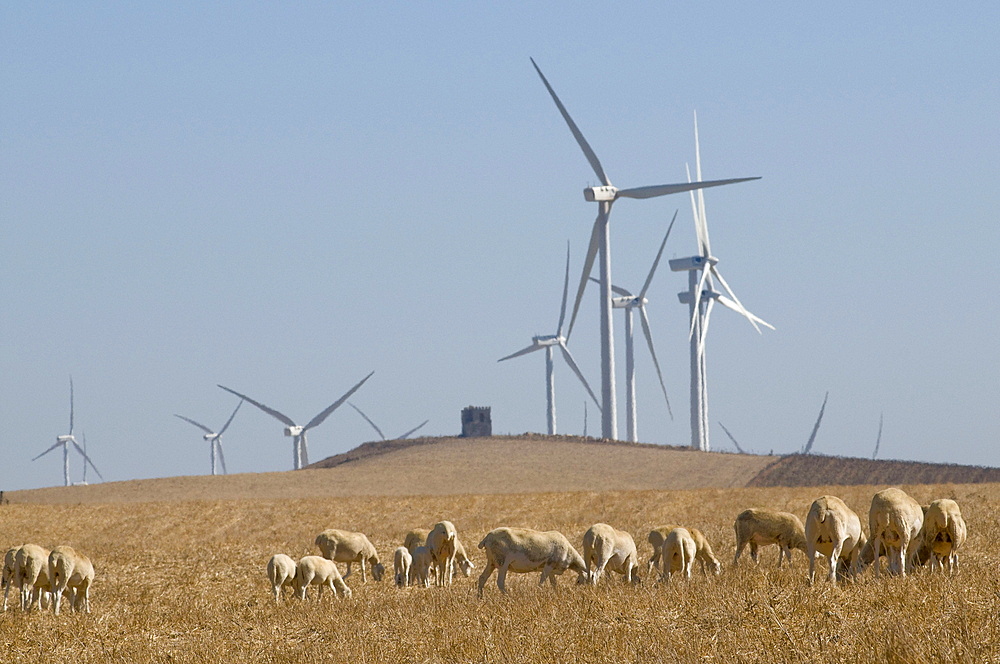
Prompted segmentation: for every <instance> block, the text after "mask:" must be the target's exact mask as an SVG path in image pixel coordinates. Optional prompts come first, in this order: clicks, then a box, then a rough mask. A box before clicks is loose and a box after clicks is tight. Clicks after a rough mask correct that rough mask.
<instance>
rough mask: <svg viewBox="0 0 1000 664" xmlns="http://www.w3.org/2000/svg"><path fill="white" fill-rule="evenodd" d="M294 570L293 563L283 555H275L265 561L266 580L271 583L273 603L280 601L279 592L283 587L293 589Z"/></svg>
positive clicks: (288, 557) (295, 567)
mask: <svg viewBox="0 0 1000 664" xmlns="http://www.w3.org/2000/svg"><path fill="white" fill-rule="evenodd" d="M296 569H297V566H296V565H295V561H294V560H292V559H291V557H290V556H286V555H285V554H283V553H276V554H274V555H273V556H271V559H270V560H268V561H267V580H268V581H270V582H271V591H272V592H273V593H274V601H275V602H277V601H278V600H280V599H281V594H282V593H281V591H282V590H283V589H284V587H285V586H289V587H292V588H293V589H294V587H295V570H296Z"/></svg>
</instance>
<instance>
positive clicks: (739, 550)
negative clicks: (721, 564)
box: [657, 537, 747, 567]
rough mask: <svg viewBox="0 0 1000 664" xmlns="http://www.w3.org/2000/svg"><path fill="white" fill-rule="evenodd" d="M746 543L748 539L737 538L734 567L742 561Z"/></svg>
mask: <svg viewBox="0 0 1000 664" xmlns="http://www.w3.org/2000/svg"><path fill="white" fill-rule="evenodd" d="M746 545H747V543H746V541H744V540H742V539H740V538H739V537H737V538H736V555H735V556H734V557H733V566H734V567H735V565H736V563H738V562H739V561H740V554H741V553H743V547H745V546H746ZM658 555H659V553H657V556H658Z"/></svg>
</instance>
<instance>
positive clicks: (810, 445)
mask: <svg viewBox="0 0 1000 664" xmlns="http://www.w3.org/2000/svg"><path fill="white" fill-rule="evenodd" d="M829 398H830V393H829V392H827V393H826V396H825V397H823V405H822V406H820V407H819V417H817V418H816V424H814V425H813V430H812V433H811V434H809V440H808V441H806V446H805V448H803V450H802V453H803V454H809V452H810V451H812V448H813V443H815V442H816V434H817V433H818V432H819V423H820V422H822V421H823V413H824V412H826V400H827V399H829Z"/></svg>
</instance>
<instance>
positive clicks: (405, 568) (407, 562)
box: [392, 546, 413, 588]
mask: <svg viewBox="0 0 1000 664" xmlns="http://www.w3.org/2000/svg"><path fill="white" fill-rule="evenodd" d="M412 565H413V556H411V555H410V551H409V550H408V549H407V548H406V547H405V546H400V547H397V548H396V550H395V551H394V552H393V554H392V567H393V571H394V572H395V573H396V575H395V580H396V586H397V587H399V588H405V587H406V586H408V585H410V567H411V566H412Z"/></svg>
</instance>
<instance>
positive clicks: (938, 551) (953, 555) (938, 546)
mask: <svg viewBox="0 0 1000 664" xmlns="http://www.w3.org/2000/svg"><path fill="white" fill-rule="evenodd" d="M967 534H968V529H967V527H966V525H965V519H963V518H962V510H960V509H959V507H958V503H956V502H955V501H954V500H951V499H949V498H942V499H940V500H935V501H934V502H932V503H931V504H930V505H928V506H927V510H926V511H925V512H924V523H923V525H922V526H921V528H920V534H919V537H918V539H919V540H920V543H919V546H920V548H921V550H922V551H923V552H924V556H926V557H929V558H930V562H931V571H932V572H933V571H934V570H936V569H941V570H945V569H947V571H948V572H949V573H952V574H954V573H956V572H958V550H959V549H960V548H962V545H963V544H965V538H966V537H967ZM921 557H923V556H921Z"/></svg>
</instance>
